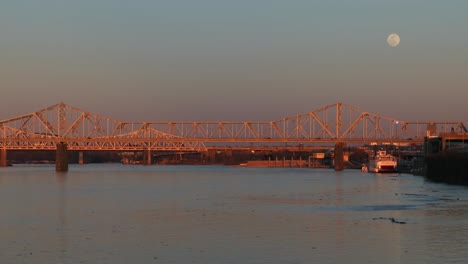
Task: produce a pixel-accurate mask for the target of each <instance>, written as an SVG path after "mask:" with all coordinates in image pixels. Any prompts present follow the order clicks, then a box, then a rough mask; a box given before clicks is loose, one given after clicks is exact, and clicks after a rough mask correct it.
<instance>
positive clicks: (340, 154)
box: [334, 142, 344, 171]
mask: <svg viewBox="0 0 468 264" xmlns="http://www.w3.org/2000/svg"><path fill="white" fill-rule="evenodd" d="M334 163H335V170H336V171H342V170H343V169H344V143H343V142H338V143H336V144H335V157H334Z"/></svg>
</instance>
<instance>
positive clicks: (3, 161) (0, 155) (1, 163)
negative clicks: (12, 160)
mask: <svg viewBox="0 0 468 264" xmlns="http://www.w3.org/2000/svg"><path fill="white" fill-rule="evenodd" d="M6 166H8V160H7V150H6V148H2V150H0V167H6Z"/></svg>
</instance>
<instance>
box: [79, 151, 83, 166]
mask: <svg viewBox="0 0 468 264" xmlns="http://www.w3.org/2000/svg"><path fill="white" fill-rule="evenodd" d="M78 164H80V165H83V164H84V162H83V151H80V152H79V153H78Z"/></svg>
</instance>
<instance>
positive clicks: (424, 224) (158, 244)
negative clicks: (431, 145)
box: [0, 164, 468, 264]
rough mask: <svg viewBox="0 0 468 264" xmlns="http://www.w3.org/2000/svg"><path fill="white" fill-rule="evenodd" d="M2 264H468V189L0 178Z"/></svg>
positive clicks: (231, 178) (229, 170)
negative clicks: (467, 262) (467, 263)
mask: <svg viewBox="0 0 468 264" xmlns="http://www.w3.org/2000/svg"><path fill="white" fill-rule="evenodd" d="M0 238H1V239H0V263H112V264H116V263H174V264H175V263H216V264H218V263H259V264H260V263H425V264H426V263H466V261H467V259H468V188H467V187H462V186H451V185H445V184H438V183H431V182H428V181H425V180H424V178H422V177H419V176H412V175H407V174H385V175H380V174H372V173H363V172H361V171H359V170H345V171H341V172H335V171H334V170H330V169H304V168H302V169H301V168H297V169H291V168H274V169H272V168H245V167H229V166H132V165H121V164H87V165H81V166H80V165H71V166H70V170H69V172H67V173H58V172H55V167H54V165H15V166H13V167H6V168H0Z"/></svg>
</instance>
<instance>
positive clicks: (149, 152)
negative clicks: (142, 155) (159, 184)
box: [145, 149, 153, 165]
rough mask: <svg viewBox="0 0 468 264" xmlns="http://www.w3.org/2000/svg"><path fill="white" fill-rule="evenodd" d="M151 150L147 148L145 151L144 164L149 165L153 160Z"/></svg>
mask: <svg viewBox="0 0 468 264" xmlns="http://www.w3.org/2000/svg"><path fill="white" fill-rule="evenodd" d="M151 155H152V154H151V150H150V149H148V150H147V151H146V161H145V165H151V164H152V163H153V160H152V157H151Z"/></svg>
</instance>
